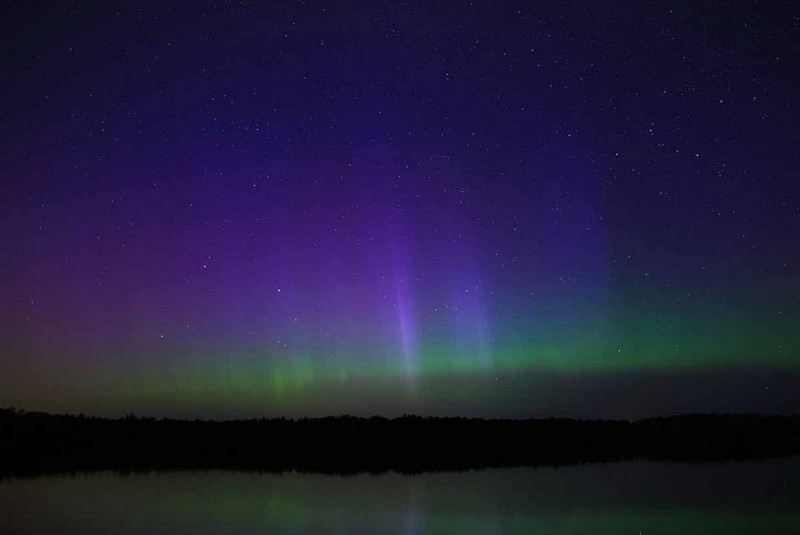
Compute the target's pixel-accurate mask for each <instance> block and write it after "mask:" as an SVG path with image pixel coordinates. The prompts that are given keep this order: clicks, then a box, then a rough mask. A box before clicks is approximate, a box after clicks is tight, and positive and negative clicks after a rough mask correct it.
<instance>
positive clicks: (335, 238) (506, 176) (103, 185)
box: [0, 2, 800, 417]
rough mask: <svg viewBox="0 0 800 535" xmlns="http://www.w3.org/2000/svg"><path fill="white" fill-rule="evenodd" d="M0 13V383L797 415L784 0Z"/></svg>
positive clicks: (380, 404)
mask: <svg viewBox="0 0 800 535" xmlns="http://www.w3.org/2000/svg"><path fill="white" fill-rule="evenodd" d="M563 4H564V3H562V2H545V3H541V4H537V5H531V4H530V3H528V2H499V3H491V4H482V3H475V4H467V3H464V4H461V3H447V2H433V3H424V2H419V3H417V2H409V3H400V4H396V3H383V2H375V3H373V2H363V3H345V4H342V5H330V4H326V3H322V2H319V3H318V2H299V3H298V2H270V3H244V4H236V5H228V4H224V3H220V4H217V3H213V4H204V3H200V2H197V3H185V4H178V5H175V6H172V7H166V6H164V5H161V4H153V5H150V6H145V7H140V6H128V5H117V6H102V5H99V4H92V3H81V2H78V3H69V4H68V3H63V4H59V5H48V6H47V7H46V8H45V7H43V6H41V5H40V6H37V5H35V4H33V3H20V4H16V5H7V6H5V7H3V8H2V17H0V25H1V26H2V31H0V40H2V50H3V52H2V53H0V58H1V59H2V68H0V71H2V73H3V74H2V78H1V80H2V82H0V91H2V102H3V106H2V111H1V112H0V134H2V136H1V137H2V139H3V143H2V147H1V148H0V370H2V372H1V373H0V406H12V405H15V406H18V407H24V408H28V409H31V410H47V411H52V412H75V413H78V412H84V413H87V414H98V415H121V414H125V413H128V412H136V413H137V414H147V415H153V416H183V417H195V416H203V417H243V416H261V415H265V416H282V415H285V416H320V415H327V414H343V413H349V414H356V415H370V414H375V413H380V414H384V415H387V416H394V415H400V414H404V413H412V412H413V413H419V414H426V415H466V416H499V417H526V416H578V417H598V416H602V417H638V416H649V415H657V414H672V413H678V412H702V411H752V412H796V411H797V407H798V406H800V405H799V404H800V393H798V392H800V329H798V325H800V301H799V300H800V232H798V231H800V204H799V203H798V201H799V200H800V186H798V182H797V174H798V169H800V153H799V152H798V151H797V148H796V145H797V140H798V134H799V133H800V124H798V112H797V101H796V98H795V95H796V92H797V87H798V84H799V83H800V75H799V74H798V69H797V65H798V57H797V52H798V50H799V48H798V46H797V40H798V38H797V35H798V34H797V32H798V28H797V24H798V20H800V18H799V17H800V12H798V8H797V6H790V5H784V6H780V5H763V4H750V3H744V2H733V3H726V5H725V6H724V7H720V6H713V5H700V4H696V3H686V4H676V5H669V4H659V3H655V4H653V5H625V6H621V5H619V4H615V3H603V2H600V3H596V4H593V5H592V6H588V5H583V6H579V7H578V6H568V5H563Z"/></svg>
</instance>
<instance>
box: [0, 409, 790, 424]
mask: <svg viewBox="0 0 800 535" xmlns="http://www.w3.org/2000/svg"><path fill="white" fill-rule="evenodd" d="M0 413H17V414H20V415H29V416H49V417H60V418H80V419H87V420H106V421H112V422H114V421H120V420H142V421H155V422H187V423H193V422H197V423H209V424H214V423H218V424H225V423H237V422H243V423H245V422H273V421H275V422H305V421H320V420H332V419H334V420H335V419H351V420H382V421H388V422H394V421H397V420H406V419H422V420H462V421H479V422H540V421H570V422H620V423H629V424H636V423H640V422H647V421H653V420H668V419H672V418H687V417H692V418H695V417H697V418H702V417H731V416H732V417H755V418H800V412H792V413H784V412H771V413H762V412H755V411H747V412H741V411H733V412H715V411H711V412H702V411H701V412H683V413H675V414H670V415H666V416H645V417H641V418H582V417H573V416H525V417H518V418H516V417H502V416H498V417H485V416H456V415H452V416H441V415H423V414H416V413H404V414H402V415H400V416H384V415H381V414H372V415H369V416H357V415H353V414H348V413H341V414H328V415H325V416H247V417H241V418H235V417H234V418H214V417H180V416H178V417H173V416H147V415H138V414H136V412H135V411H132V412H129V413H127V414H125V415H123V416H97V415H92V414H86V413H83V412H80V413H72V412H50V411H40V410H27V409H23V408H19V407H16V406H8V407H0Z"/></svg>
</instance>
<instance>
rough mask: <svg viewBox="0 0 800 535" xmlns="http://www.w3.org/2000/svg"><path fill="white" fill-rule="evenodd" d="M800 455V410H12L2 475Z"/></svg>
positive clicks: (1, 447) (1, 433) (0, 443)
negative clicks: (542, 414) (529, 414)
mask: <svg viewBox="0 0 800 535" xmlns="http://www.w3.org/2000/svg"><path fill="white" fill-rule="evenodd" d="M797 454H800V416H796V415H795V416H781V415H777V416H760V415H756V414H726V415H720V414H694V415H681V416H670V417H655V418H649V419H644V420H638V421H634V422H630V421H627V420H575V419H569V418H550V419H527V420H499V419H496V420H487V419H478V418H474V419H470V418H461V417H452V418H442V417H422V416H404V417H398V418H394V419H388V418H383V417H372V418H361V417H352V416H340V417H327V418H316V419H299V420H290V419H281V418H277V419H251V420H228V421H221V422H220V421H209V420H169V419H160V420H157V419H155V418H152V419H151V418H138V417H135V416H133V415H129V416H127V417H122V418H118V419H108V418H95V417H85V416H84V417H81V416H63V415H52V414H48V413H36V412H32V413H29V412H25V411H20V410H17V409H14V410H10V409H0V477H2V476H14V475H32V474H42V473H56V472H82V471H96V470H115V471H120V472H134V471H147V470H175V469H194V470H200V469H237V470H252V471H265V472H284V471H305V472H323V473H356V472H385V471H395V472H404V473H418V472H430V471H441V470H467V469H479V468H497V467H520V466H541V465H566V464H576V463H584V462H608V461H620V460H634V459H644V460H679V461H718V460H741V459H764V458H769V457H784V456H790V455H797Z"/></svg>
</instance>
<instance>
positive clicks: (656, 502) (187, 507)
mask: <svg viewBox="0 0 800 535" xmlns="http://www.w3.org/2000/svg"><path fill="white" fill-rule="evenodd" d="M0 532H2V533H4V534H6V535H16V534H21V533H25V534H62V533H69V534H94V533H115V534H125V533H131V534H133V533H136V534H139V533H141V534H145V533H146V534H158V533H162V534H175V533H194V534H203V533H220V534H223V533H224V534H231V533H265V534H273V533H276V534H277V533H281V534H292V533H313V534H328V533H342V534H344V533H347V534H351V533H378V534H383V533H387V534H388V533H403V534H412V533H458V534H468V533H485V534H491V533H520V534H522V533H524V534H536V533H554V534H567V533H568V534H584V533H585V534H589V533H591V534H603V533H608V534H612V533H613V534H626V533H630V534H634V535H638V534H639V533H641V534H642V535H652V534H657V533H658V534H660V533H680V534H694V533H698V534H699V533H703V534H706V533H724V534H734V533H759V534H762V533H770V534H776V533H777V534H783V533H786V534H791V533H800V458H797V457H795V458H790V459H778V460H768V461H758V462H735V463H734V462H730V463H719V464H680V463H654V462H626V463H611V464H591V465H580V466H569V467H559V468H552V467H544V468H509V469H497V470H482V471H473V472H449V473H430V474H422V475H416V476H406V475H400V474H395V473H388V474H382V475H367V474H364V475H356V476H331V475H319V474H296V473H292V474H282V475H279V474H257V473H248V472H223V471H218V472H217V471H209V472H173V473H171V472H162V473H148V474H135V475H128V476H120V475H117V474H113V473H96V474H89V475H78V476H52V477H39V478H33V479H16V480H5V481H0Z"/></svg>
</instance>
